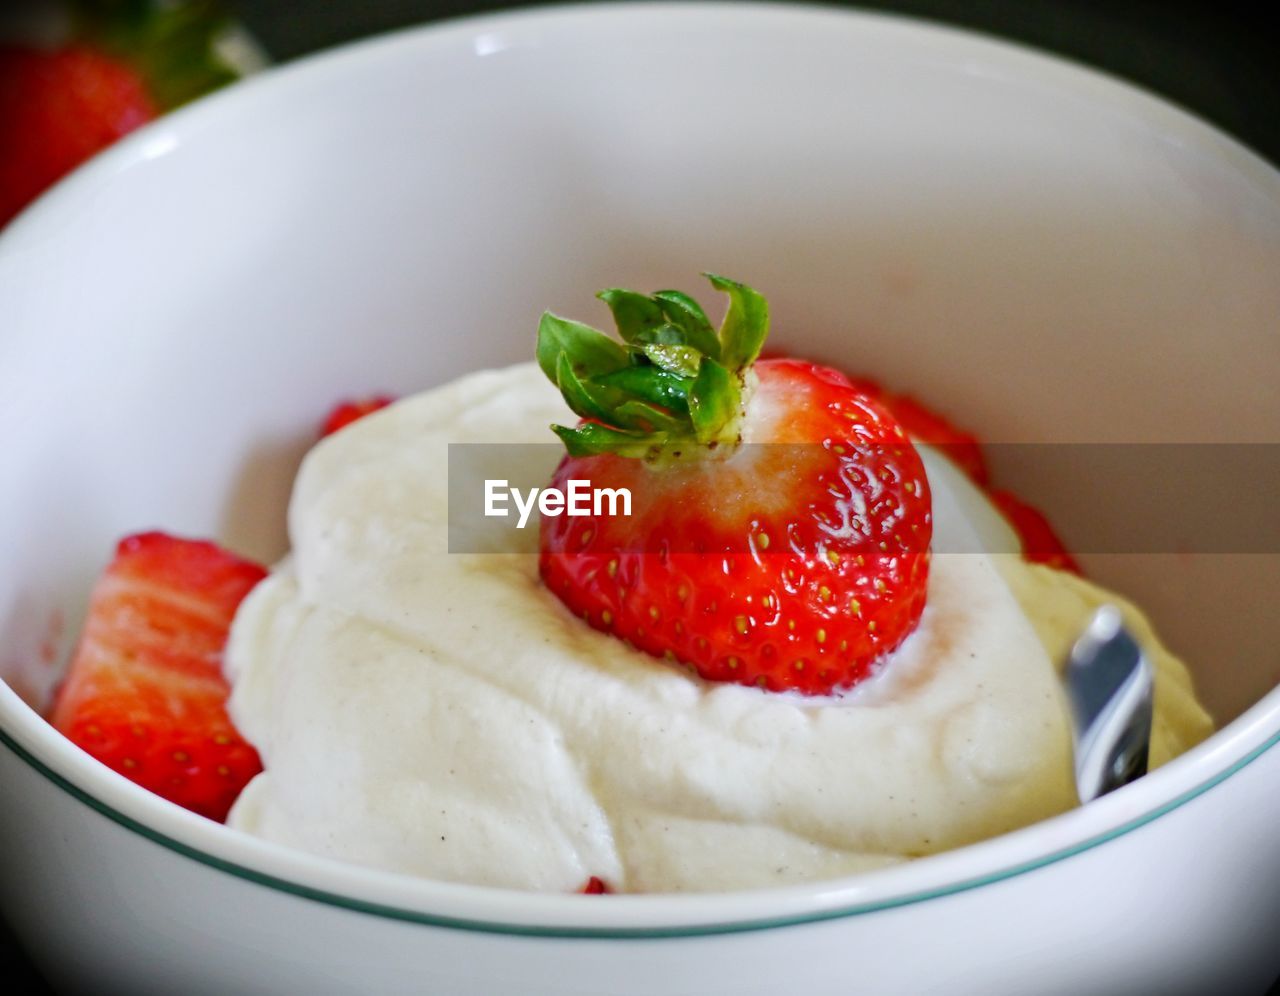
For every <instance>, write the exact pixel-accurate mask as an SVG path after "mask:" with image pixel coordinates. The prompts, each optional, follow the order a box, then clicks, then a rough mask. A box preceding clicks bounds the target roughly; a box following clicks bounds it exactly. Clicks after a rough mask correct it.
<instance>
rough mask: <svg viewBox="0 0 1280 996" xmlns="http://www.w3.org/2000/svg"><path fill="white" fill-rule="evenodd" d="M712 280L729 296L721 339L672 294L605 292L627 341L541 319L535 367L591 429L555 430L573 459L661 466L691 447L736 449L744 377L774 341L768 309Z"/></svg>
mask: <svg viewBox="0 0 1280 996" xmlns="http://www.w3.org/2000/svg"><path fill="white" fill-rule="evenodd" d="M707 277H708V279H709V280H710V281H711V284H712V286H713V287H715V288H716V289H717V290H721V291H723V292H725V293H726V294H727V295H728V296H729V308H728V311H727V313H726V315H725V319H724V322H723V324H722V325H721V327H720V330H719V332H718V333H717V332H716V331H715V330H714V329H713V328H712V326H711V322H710V321H709V320H708V319H707V316H706V312H704V311H703V309H702V307H701V305H699V304H698V302H697V301H695V300H694V299H693V298H691V297H689V295H687V294H684V293H682V292H680V291H674V290H666V291H658V292H657V293H655V294H652V295H644V294H640V293H638V292H636V291H631V290H624V289H622V288H610V289H608V290H604V291H601V292H600V293H599V294H598V295H597V296H598V297H599V298H600V299H601V300H602V301H604V302H605V304H606V305H608V307H609V310H610V312H612V314H613V319H614V323H615V324H616V325H617V329H618V335H619V338H620V339H621V342H618V341H616V340H614V339H611V338H609V337H608V336H607V335H605V334H604V333H603V332H600V331H599V330H597V329H593V328H591V327H590V326H587V325H583V324H581V323H580V322H574V321H571V320H569V319H567V318H561V317H559V316H558V315H553V314H551V313H550V312H547V313H546V314H544V315H543V316H542V321H541V323H540V325H539V327H538V345H537V358H538V364H539V365H540V366H541V368H542V371H543V373H545V374H546V375H547V377H548V379H550V380H551V381H552V382H553V383H554V384H555V385H556V386H557V387H559V388H560V391H561V393H562V394H563V395H564V397H565V400H566V401H567V402H568V404H569V407H570V408H572V409H573V411H574V412H576V413H577V414H578V415H581V416H582V417H583V418H584V419H587V420H588V421H587V422H586V423H584V424H583V425H580V426H577V427H572V428H570V427H566V426H553V427H552V428H553V429H554V431H555V432H556V434H557V435H559V436H560V438H561V439H563V440H564V441H565V445H566V446H568V447H569V451H570V452H571V453H574V454H576V455H585V454H590V453H616V454H619V455H625V456H642V457H645V458H648V459H661V458H662V457H664V456H665V455H668V454H674V453H677V452H681V453H682V452H685V451H687V450H688V449H689V447H690V446H691V445H699V446H706V447H710V446H718V445H721V444H731V443H734V442H736V441H737V433H738V422H739V419H740V416H741V414H742V409H743V404H744V398H745V395H746V393H747V377H746V374H747V371H748V370H749V369H750V367H751V364H752V363H753V362H755V359H756V357H757V356H759V354H760V348H761V346H762V345H763V344H764V340H765V337H766V336H767V335H768V332H769V308H768V304H767V303H766V302H765V299H764V297H763V296H761V295H760V294H758V293H757V292H756V291H754V290H752V289H751V288H750V287H747V286H746V285H744V284H740V283H738V282H736V281H733V280H729V279H727V278H725V277H720V276H715V275H714V274H707Z"/></svg>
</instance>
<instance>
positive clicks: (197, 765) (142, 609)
mask: <svg viewBox="0 0 1280 996" xmlns="http://www.w3.org/2000/svg"><path fill="white" fill-rule="evenodd" d="M265 573H266V572H265V571H264V570H263V568H261V567H259V566H258V565H257V564H254V563H251V562H249V561H247V560H243V559H241V558H239V557H237V556H235V555H233V554H230V553H228V552H227V551H225V550H222V549H221V548H219V547H217V546H216V545H214V544H213V543H208V542H203V541H196V540H184V539H177V538H174V537H171V536H167V535H165V534H163V533H157V532H152V533H143V534H140V535H137V536H130V537H128V538H126V539H124V540H122V541H121V542H120V544H119V546H118V548H117V550H116V557H115V560H114V561H113V562H112V563H111V565H110V566H109V567H108V568H107V570H106V571H105V573H104V574H103V575H102V577H101V578H100V579H99V581H98V583H97V585H96V586H95V588H94V591H93V595H92V597H91V600H90V605H89V615H88V618H87V620H86V622H85V628H84V633H83V635H82V636H81V640H80V644H79V647H78V648H77V650H76V654H75V658H74V660H73V661H72V664H71V668H70V671H69V672H68V675H67V678H66V680H65V682H64V683H63V685H62V687H61V689H60V690H59V693H58V698H57V701H56V702H55V705H54V709H53V713H52V716H51V722H52V723H53V725H54V726H55V727H56V728H57V729H58V730H59V731H61V732H62V733H63V734H64V735H65V736H67V737H68V738H69V739H70V740H72V741H73V742H74V743H76V744H77V745H78V746H80V747H81V748H83V749H84V750H85V751H87V752H88V753H90V754H92V755H93V756H94V757H95V758H97V759H98V760H99V761H101V762H102V763H104V764H106V765H107V766H108V767H110V768H113V769H114V770H116V771H118V772H119V773H120V774H122V775H124V776H125V777H127V778H129V779H131V780H132V781H134V782H136V783H137V784H139V785H141V786H142V787H143V788H147V789H150V790H151V791H152V792H155V793H156V794H158V795H161V796H163V797H165V798H166V799H169V800H170V801H171V802H175V803H177V804H178V805H180V806H184V807H186V808H187V809H190V810H192V811H193V812H196V813H200V814H201V815H203V816H207V817H209V818H210V819H214V820H223V819H225V818H226V815H227V812H228V810H229V809H230V808H231V805H232V803H233V802H234V801H235V799H236V797H237V796H238V795H239V794H240V791H241V789H243V788H244V786H245V785H246V784H247V783H248V781H249V780H250V779H251V778H252V777H253V776H254V775H256V774H257V773H258V772H259V771H260V770H261V768H262V766H261V763H260V761H259V759H258V755H257V752H256V751H255V750H254V749H253V747H251V746H250V745H249V744H248V743H246V742H245V740H244V739H243V738H242V737H241V736H240V734H239V733H238V732H237V731H236V729H235V727H234V726H233V725H232V723H231V720H230V718H229V717H228V715H227V711H226V701H227V696H228V694H229V687H228V684H227V681H226V679H225V678H224V677H223V674H222V653H223V649H224V646H225V644H226V640H227V633H228V631H229V629H230V626H231V620H232V618H233V616H234V615H235V611H236V607H237V606H238V605H239V604H240V602H241V600H242V599H243V598H244V596H245V595H246V594H248V592H249V590H250V589H251V588H252V587H253V586H254V585H255V584H257V582H258V581H259V580H260V579H261V578H262V577H263V576H264V574H265Z"/></svg>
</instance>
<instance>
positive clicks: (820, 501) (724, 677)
mask: <svg viewBox="0 0 1280 996" xmlns="http://www.w3.org/2000/svg"><path fill="white" fill-rule="evenodd" d="M711 281H712V284H713V285H714V286H715V287H716V288H717V289H719V290H723V291H725V292H726V293H727V294H728V295H729V298H730V305H729V310H728V313H727V315H726V317H725V320H724V323H723V325H722V327H721V330H720V332H719V333H718V334H717V333H716V332H715V331H713V330H712V328H711V325H710V323H709V322H708V320H707V318H706V315H705V314H704V313H703V311H702V309H701V308H700V307H699V306H698V305H697V303H696V302H694V301H693V300H692V299H691V298H689V297H687V296H686V295H684V294H680V293H678V292H675V291H663V292H659V293H657V294H655V295H653V296H652V297H646V296H644V295H641V294H637V293H635V292H632V291H622V290H609V291H604V292H602V293H601V295H600V296H601V297H602V298H603V299H604V300H605V301H606V303H607V304H608V305H609V306H610V308H611V309H612V311H613V313H614V317H615V320H616V321H617V324H618V329H619V332H620V334H621V336H622V339H623V343H624V344H619V343H617V342H615V341H614V340H612V339H610V338H608V337H607V336H605V335H604V334H603V333H601V332H598V331H596V330H595V329H591V328H588V327H587V326H585V325H580V324H578V323H576V322H570V321H568V320H566V319H562V318H558V317H556V316H554V315H550V314H548V315H544V316H543V320H542V324H541V327H540V328H539V340H538V361H539V363H540V364H541V366H542V369H543V371H544V372H545V373H546V374H547V376H548V377H549V378H551V379H552V380H553V381H554V382H555V383H556V384H557V385H558V386H559V387H560V390H561V391H562V393H563V394H564V396H565V399H566V400H567V401H568V402H569V405H570V407H571V408H573V410H574V411H576V412H577V413H578V414H579V415H581V416H582V417H583V421H582V422H581V423H580V424H579V425H578V426H577V427H575V428H566V427H563V426H553V428H554V429H555V431H556V432H557V434H558V435H559V436H560V438H561V439H562V440H563V441H564V442H565V444H566V447H567V449H568V451H569V455H568V456H566V457H565V458H564V460H563V461H562V462H561V464H560V466H559V468H558V469H557V470H556V473H555V476H554V478H553V482H552V483H553V485H554V486H555V487H556V488H558V489H560V490H561V491H566V492H567V491H569V489H570V482H571V481H583V482H589V484H588V487H589V488H594V489H600V488H607V489H611V490H615V491H619V490H623V489H625V490H626V491H628V492H629V493H630V494H631V496H632V509H631V514H630V515H629V516H623V515H618V514H609V509H608V508H607V507H606V506H604V505H602V506H601V511H600V513H593V514H587V515H576V516H569V515H560V516H544V517H543V520H542V555H541V560H540V566H541V572H542V577H543V580H544V581H545V583H546V585H547V587H548V588H549V589H550V590H551V591H552V592H554V593H555V595H556V596H557V597H559V598H560V600H561V601H563V602H564V603H565V604H566V605H567V606H568V607H569V608H570V609H571V610H572V611H574V612H575V613H576V614H578V615H580V616H582V617H583V618H585V619H586V620H587V622H588V623H590V625H592V626H594V627H596V628H597V629H602V630H606V631H608V632H610V633H613V634H614V635H616V636H618V637H620V638H622V639H624V640H626V641H628V642H630V643H632V644H634V645H635V646H636V647H638V648H639V649H641V650H643V651H646V652H647V653H650V654H653V655H655V656H666V657H669V658H672V659H674V660H676V661H679V662H682V663H684V664H687V665H689V666H691V667H692V668H693V669H694V670H695V671H697V673H698V674H700V675H701V676H702V677H704V678H707V679H710V680H714V681H732V682H737V683H739V684H756V685H760V686H761V687H763V688H767V689H771V690H775V691H777V690H784V689H795V690H798V691H801V692H806V693H811V694H822V693H827V692H831V691H833V690H835V689H838V688H842V687H847V686H849V685H851V684H853V683H855V682H857V681H860V680H861V679H863V678H865V677H866V676H867V675H868V674H869V673H870V672H871V669H872V666H873V665H874V664H875V663H876V661H877V660H879V659H880V658H881V657H883V656H884V655H885V654H887V653H888V652H890V651H891V650H893V649H894V648H896V647H897V646H898V645H899V644H900V643H901V642H902V641H903V640H904V639H905V638H906V637H907V636H908V635H909V634H910V633H911V632H912V630H913V629H914V628H915V626H916V624H917V622H918V621H919V618H920V614H921V612H922V611H923V609H924V600H925V589H926V582H927V578H928V569H929V544H930V538H931V535H932V517H931V502H930V494H929V485H928V481H927V478H926V477H925V472H924V466H923V464H922V463H921V460H920V456H919V454H918V453H917V452H916V450H915V448H914V447H913V446H912V444H911V441H910V440H909V439H908V438H907V436H906V433H905V431H904V430H903V428H902V427H901V426H900V425H899V424H898V423H897V422H896V421H895V420H894V418H893V417H892V415H890V414H889V412H888V411H887V410H886V409H885V408H884V407H883V406H882V405H880V404H879V403H877V402H876V401H875V400H873V399H872V398H870V397H869V396H868V395H867V394H865V393H864V392H861V391H859V390H857V389H856V388H855V387H854V385H853V384H852V383H851V382H850V381H849V380H848V378H846V377H845V376H844V375H843V374H840V373H839V372H837V371H835V370H831V369H830V368H826V367H819V366H816V365H814V364H812V363H806V362H802V361H799V360H785V359H773V360H760V361H758V362H757V356H758V354H759V351H760V346H761V344H762V343H763V341H764V338H765V336H766V335H767V332H768V306H767V304H766V302H765V300H764V298H763V297H761V296H760V295H759V294H758V293H756V292H755V291H753V290H751V289H750V288H749V287H745V286H743V285H741V284H738V283H735V282H733V281H730V280H726V279H724V278H721V277H712V278H711Z"/></svg>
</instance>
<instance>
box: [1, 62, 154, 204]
mask: <svg viewBox="0 0 1280 996" xmlns="http://www.w3.org/2000/svg"><path fill="white" fill-rule="evenodd" d="M156 114H157V109H156V107H155V105H154V104H153V103H152V100H151V98H150V96H149V95H148V93H147V88H146V87H145V85H144V84H143V82H142V80H141V79H140V78H139V77H138V75H137V73H136V72H134V70H133V69H132V68H131V67H129V66H127V65H125V64H124V63H122V62H119V61H117V60H115V59H112V58H109V57H108V56H106V55H103V54H102V53H101V52H98V51H96V50H94V49H92V48H89V47H87V46H73V47H70V48H65V49H60V50H57V51H43V50H41V49H35V48H27V47H22V46H15V45H4V46H0V226H3V225H4V224H5V223H6V222H7V221H9V219H10V218H12V217H13V216H14V215H15V214H17V213H18V212H19V211H20V210H22V208H23V207H25V206H26V205H27V203H28V202H30V201H31V200H33V199H34V198H35V197H36V196H38V195H39V194H40V193H41V192H43V191H44V190H45V188H47V187H49V186H51V185H52V184H53V183H55V182H56V181H57V180H59V179H60V178H61V177H62V176H64V175H65V174H67V173H69V172H70V171H71V170H72V169H74V168H75V167H76V166H78V165H80V163H82V162H84V161H85V160H86V159H88V158H89V157H90V156H92V155H93V154H94V153H96V152H98V151H99V150H101V149H103V148H105V147H106V146H108V145H110V144H111V143H112V142H114V141H116V140H117V139H119V138H121V137H122V136H124V135H127V134H128V133H129V132H131V131H133V130H134V129H135V128H137V127H139V126H141V125H143V124H146V123H147V122H148V121H150V120H151V119H152V118H154V117H155V116H156Z"/></svg>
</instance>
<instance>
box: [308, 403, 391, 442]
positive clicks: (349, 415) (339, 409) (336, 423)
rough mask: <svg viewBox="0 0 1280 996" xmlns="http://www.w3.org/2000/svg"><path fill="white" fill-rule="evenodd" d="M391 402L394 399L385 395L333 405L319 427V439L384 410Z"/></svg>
mask: <svg viewBox="0 0 1280 996" xmlns="http://www.w3.org/2000/svg"><path fill="white" fill-rule="evenodd" d="M393 401H395V398H393V397H391V396H390V395H385V394H379V395H374V396H373V397H371V398H362V399H360V400H358V401H343V402H341V403H340V404H338V405H335V406H334V408H333V410H332V411H330V412H329V414H328V416H327V417H326V418H325V420H324V423H323V424H322V425H321V426H320V435H321V437H324V436H332V435H333V434H334V433H335V432H337V431H339V430H340V429H345V428H346V427H347V426H349V425H350V424H351V423H352V422H358V421H359V420H360V419H362V418H364V417H365V416H366V415H372V414H373V413H374V412H376V411H379V410H380V409H383V408H386V407H387V405H389V404H391V403H392V402H393Z"/></svg>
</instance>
